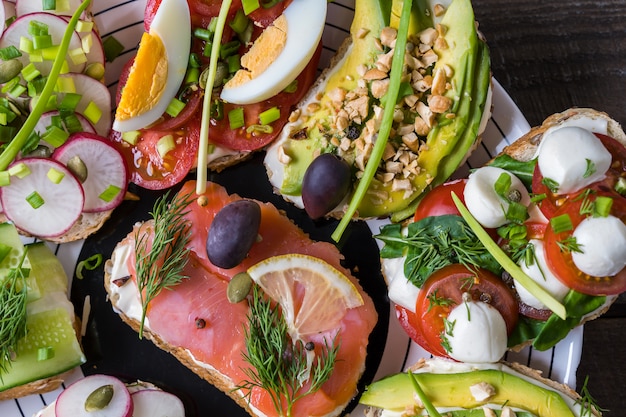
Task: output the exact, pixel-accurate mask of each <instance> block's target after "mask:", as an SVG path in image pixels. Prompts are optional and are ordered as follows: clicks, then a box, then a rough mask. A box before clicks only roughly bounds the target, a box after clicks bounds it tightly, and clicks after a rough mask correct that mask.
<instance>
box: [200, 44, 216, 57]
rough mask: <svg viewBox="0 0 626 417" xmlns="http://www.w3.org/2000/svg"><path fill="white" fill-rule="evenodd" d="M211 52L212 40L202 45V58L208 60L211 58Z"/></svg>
mask: <svg viewBox="0 0 626 417" xmlns="http://www.w3.org/2000/svg"><path fill="white" fill-rule="evenodd" d="M212 50H213V40H208V41H206V42H205V43H204V50H203V51H202V56H204V57H207V58H209V57H210V56H211V51H212ZM218 52H219V51H218Z"/></svg>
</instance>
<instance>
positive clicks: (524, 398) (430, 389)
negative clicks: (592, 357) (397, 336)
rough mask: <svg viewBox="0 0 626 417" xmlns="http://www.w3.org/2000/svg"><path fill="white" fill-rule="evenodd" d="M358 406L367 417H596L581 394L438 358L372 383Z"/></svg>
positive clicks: (528, 374) (532, 376)
mask: <svg viewBox="0 0 626 417" xmlns="http://www.w3.org/2000/svg"><path fill="white" fill-rule="evenodd" d="M360 402H361V403H362V404H365V405H367V406H368V408H367V411H366V413H365V415H366V416H367V417H400V416H420V415H428V416H430V417H441V416H446V417H472V416H476V417H483V416H484V417H497V416H500V417H526V416H535V417H566V416H567V417H583V416H589V417H592V416H599V415H601V413H600V408H599V407H597V405H596V404H595V402H594V401H593V398H592V397H591V396H590V395H589V393H588V392H587V390H586V388H585V389H584V390H583V392H582V396H581V395H579V394H577V393H576V392H575V391H573V390H572V389H571V388H569V387H568V386H566V385H562V384H559V383H556V382H554V381H552V380H549V379H546V378H543V377H542V376H541V374H540V373H539V372H537V371H535V370H533V369H531V368H528V367H526V366H523V365H520V364H517V363H511V364H508V363H503V362H498V363H490V364H471V363H462V362H454V361H450V360H446V359H441V358H433V359H426V360H420V361H418V362H417V363H416V364H415V365H413V366H412V367H411V368H409V370H408V371H407V372H404V373H399V374H395V375H390V376H388V377H386V378H383V379H381V380H379V381H376V382H375V383H373V384H371V385H370V386H369V387H367V389H366V391H365V392H364V394H363V395H362V396H361V399H360ZM425 413H426V414H425Z"/></svg>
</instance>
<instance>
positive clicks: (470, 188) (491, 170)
mask: <svg viewBox="0 0 626 417" xmlns="http://www.w3.org/2000/svg"><path fill="white" fill-rule="evenodd" d="M502 174H506V175H508V176H509V177H511V190H514V189H515V190H518V191H519V192H520V193H521V195H522V199H521V203H522V204H524V205H526V206H527V205H528V204H529V203H530V197H529V195H528V191H527V190H526V188H525V187H524V184H523V183H522V181H521V180H520V179H519V178H517V177H516V176H515V175H514V174H512V173H510V172H508V171H505V170H504V169H502V168H497V167H492V166H485V167H482V168H479V169H477V170H476V171H474V172H473V173H472V174H471V175H470V176H469V178H468V180H467V184H465V191H464V192H463V197H464V198H465V204H466V205H467V209H468V210H469V211H470V213H472V215H473V216H474V217H475V218H476V220H478V222H479V223H480V224H482V225H483V226H484V227H489V228H495V227H500V226H502V225H503V224H505V223H506V222H507V220H506V211H507V209H508V206H509V203H508V202H507V201H506V200H505V199H503V198H502V197H500V196H499V195H498V194H497V193H496V190H495V189H494V185H495V183H496V181H497V180H498V178H500V175H502Z"/></svg>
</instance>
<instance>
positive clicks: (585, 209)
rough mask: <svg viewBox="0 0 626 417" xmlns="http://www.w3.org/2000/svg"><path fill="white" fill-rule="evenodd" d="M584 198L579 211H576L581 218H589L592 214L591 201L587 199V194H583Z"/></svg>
mask: <svg viewBox="0 0 626 417" xmlns="http://www.w3.org/2000/svg"><path fill="white" fill-rule="evenodd" d="M583 194H585V196H584V197H583V201H582V203H580V209H578V213H580V215H581V216H590V215H592V214H593V206H594V204H593V201H591V200H590V199H589V194H588V193H583Z"/></svg>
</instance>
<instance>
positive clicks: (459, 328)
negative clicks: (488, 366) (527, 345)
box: [445, 296, 507, 363]
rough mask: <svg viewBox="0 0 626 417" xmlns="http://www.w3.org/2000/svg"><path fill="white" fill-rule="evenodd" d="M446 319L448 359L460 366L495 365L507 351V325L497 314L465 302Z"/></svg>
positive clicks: (481, 304) (478, 303) (487, 306)
mask: <svg viewBox="0 0 626 417" xmlns="http://www.w3.org/2000/svg"><path fill="white" fill-rule="evenodd" d="M464 298H465V299H466V301H464V302H462V303H461V304H459V305H458V306H456V307H454V308H453V309H452V311H450V314H449V315H448V321H449V322H450V323H453V324H452V329H451V330H450V329H446V331H445V337H446V338H447V339H448V343H449V346H450V351H449V352H448V355H450V357H452V358H453V359H456V360H458V361H462V362H474V363H485V362H497V361H499V360H500V359H501V358H502V356H503V355H504V353H505V352H506V349H507V333H506V322H505V321H504V318H503V317H502V315H501V314H500V312H499V311H498V310H497V309H496V308H495V307H493V306H491V305H490V304H487V303H484V302H482V301H472V300H467V297H465V296H464Z"/></svg>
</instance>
